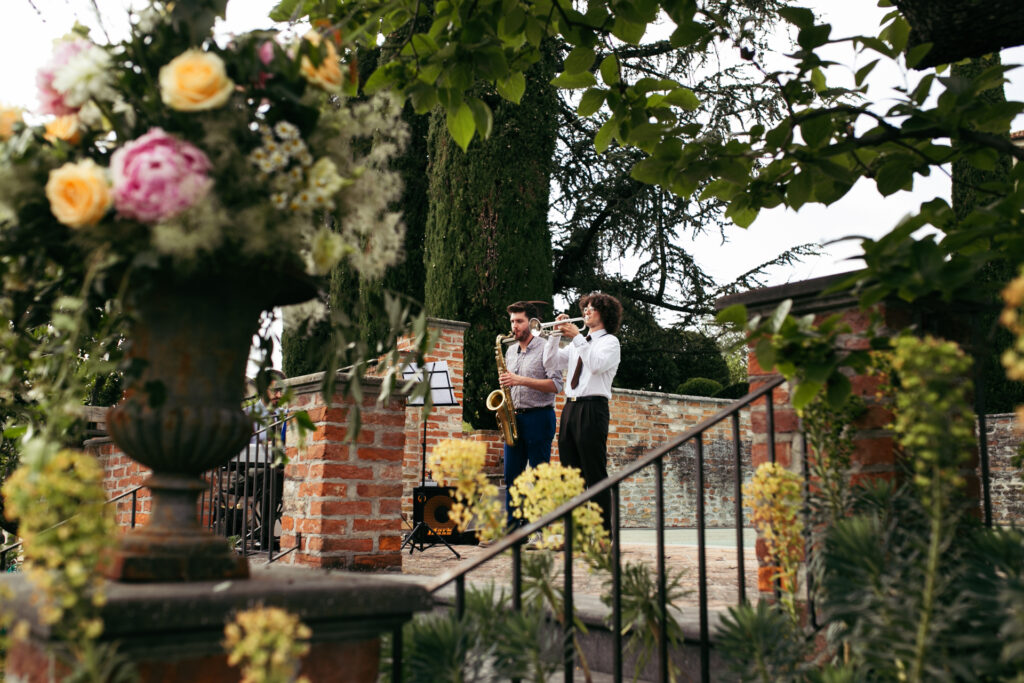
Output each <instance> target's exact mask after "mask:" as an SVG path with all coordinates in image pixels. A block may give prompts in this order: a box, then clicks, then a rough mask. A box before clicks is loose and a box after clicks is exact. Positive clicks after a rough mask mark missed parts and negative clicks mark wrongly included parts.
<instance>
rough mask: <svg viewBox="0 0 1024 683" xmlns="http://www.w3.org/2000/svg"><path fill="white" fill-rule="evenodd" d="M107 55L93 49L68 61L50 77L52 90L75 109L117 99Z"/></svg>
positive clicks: (101, 49) (87, 49) (108, 55)
mask: <svg viewBox="0 0 1024 683" xmlns="http://www.w3.org/2000/svg"><path fill="white" fill-rule="evenodd" d="M110 69H111V58H110V54H109V53H108V52H107V51H106V50H104V49H103V48H101V47H98V46H96V45H92V46H90V47H88V48H86V49H85V50H83V51H81V52H79V53H78V54H76V55H75V56H74V57H72V58H71V59H69V60H68V63H67V64H65V65H64V66H62V67H61V68H60V69H58V70H57V72H56V73H55V74H54V76H53V87H54V89H55V90H57V91H58V92H60V93H61V94H62V95H64V102H65V104H67V105H68V106H70V107H73V108H78V107H81V106H82V105H83V104H85V103H86V102H87V101H89V100H90V99H91V98H95V99H97V100H99V101H101V102H113V101H115V100H117V99H118V94H117V91H116V90H115V89H114V81H113V78H112V76H111V70H110Z"/></svg>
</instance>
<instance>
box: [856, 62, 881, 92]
mask: <svg viewBox="0 0 1024 683" xmlns="http://www.w3.org/2000/svg"><path fill="white" fill-rule="evenodd" d="M877 65H878V60H877V59H873V60H871V61H870V62H868V63H867V64H865V65H864V66H862V67H861V68H859V69H857V73H856V74H854V77H853V80H854V82H855V83H856V84H857V87H860V86H861V85H863V84H864V79H865V78H867V77H868V75H869V74H870V73H871V72H872V71H874V70H875V67H876V66H877Z"/></svg>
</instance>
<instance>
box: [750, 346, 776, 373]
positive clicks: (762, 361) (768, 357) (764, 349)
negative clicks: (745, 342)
mask: <svg viewBox="0 0 1024 683" xmlns="http://www.w3.org/2000/svg"><path fill="white" fill-rule="evenodd" d="M754 355H755V356H756V357H757V363H758V365H760V366H761V367H762V368H763V369H764V370H767V371H769V372H771V370H772V369H773V368H774V367H775V348H774V347H773V346H772V340H771V339H762V340H761V341H759V342H757V346H756V347H754Z"/></svg>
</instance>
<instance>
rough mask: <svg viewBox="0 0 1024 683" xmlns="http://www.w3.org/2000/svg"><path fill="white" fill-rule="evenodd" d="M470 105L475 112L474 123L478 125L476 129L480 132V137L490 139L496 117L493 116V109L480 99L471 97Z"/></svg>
mask: <svg viewBox="0 0 1024 683" xmlns="http://www.w3.org/2000/svg"><path fill="white" fill-rule="evenodd" d="M468 104H469V108H470V109H471V110H472V111H473V122H474V123H475V124H476V129H477V130H478V131H480V137H483V138H489V137H490V136H491V129H492V128H493V127H494V115H493V114H491V108H490V107H488V106H487V103H486V102H484V101H483V100H481V99H480V98H478V97H471V98H470V99H469V100H468Z"/></svg>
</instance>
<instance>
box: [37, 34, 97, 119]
mask: <svg viewBox="0 0 1024 683" xmlns="http://www.w3.org/2000/svg"><path fill="white" fill-rule="evenodd" d="M90 47H92V43H90V42H89V41H88V40H86V39H85V38H73V39H71V40H61V41H58V42H57V43H56V44H55V45H54V48H53V57H51V58H50V61H49V62H47V63H46V65H45V66H44V67H42V68H41V69H39V71H38V72H37V73H36V87H38V88H39V108H40V111H41V112H42V113H44V114H53V115H54V116H67V115H68V114H74V113H75V112H77V111H78V107H71V106H68V105H67V104H66V103H65V102H64V93H63V92H61V91H59V90H57V89H56V88H55V87H54V86H53V79H54V78H56V76H57V72H58V71H60V70H61V69H62V68H63V67H65V66H67V64H68V62H70V61H71V59H72V58H73V57H75V56H76V55H78V54H79V53H81V52H84V51H86V50H88V49H89V48H90Z"/></svg>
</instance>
